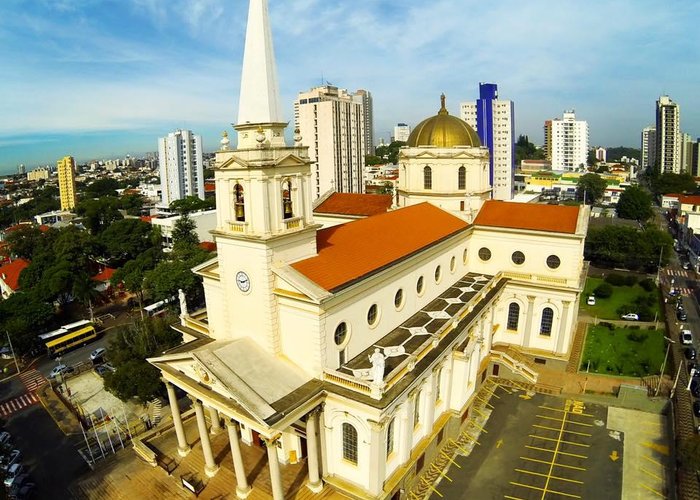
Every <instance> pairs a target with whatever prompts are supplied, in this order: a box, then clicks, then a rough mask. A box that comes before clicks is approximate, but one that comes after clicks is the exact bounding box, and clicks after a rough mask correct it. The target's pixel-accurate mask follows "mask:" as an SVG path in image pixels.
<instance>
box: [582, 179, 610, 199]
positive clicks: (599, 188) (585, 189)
mask: <svg viewBox="0 0 700 500" xmlns="http://www.w3.org/2000/svg"><path fill="white" fill-rule="evenodd" d="M607 185H608V184H607V182H605V179H603V178H602V177H601V176H599V175H598V174H584V175H582V176H581V177H579V179H578V184H577V185H576V199H577V200H579V201H583V202H584V203H590V204H594V203H596V202H597V201H598V200H600V199H601V198H602V197H603V193H604V192H605V188H606V187H607Z"/></svg>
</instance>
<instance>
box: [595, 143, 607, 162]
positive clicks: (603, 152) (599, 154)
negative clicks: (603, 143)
mask: <svg viewBox="0 0 700 500" xmlns="http://www.w3.org/2000/svg"><path fill="white" fill-rule="evenodd" d="M595 159H596V160H598V161H600V162H603V163H605V162H606V161H608V150H607V149H605V148H601V147H599V148H596V150H595Z"/></svg>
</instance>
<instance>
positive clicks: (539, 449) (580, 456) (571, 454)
mask: <svg viewBox="0 0 700 500" xmlns="http://www.w3.org/2000/svg"><path fill="white" fill-rule="evenodd" d="M525 448H529V449H531V450H537V451H546V452H548V453H554V450H548V449H547V448H540V447H538V446H530V445H525ZM559 455H566V456H567V457H574V458H588V457H587V456H586V455H577V454H576V453H567V452H565V451H561V450H559ZM547 463H549V462H547Z"/></svg>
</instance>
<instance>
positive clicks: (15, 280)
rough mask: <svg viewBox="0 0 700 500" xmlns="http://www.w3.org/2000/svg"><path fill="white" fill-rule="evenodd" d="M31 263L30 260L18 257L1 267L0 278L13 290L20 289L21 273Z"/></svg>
mask: <svg viewBox="0 0 700 500" xmlns="http://www.w3.org/2000/svg"><path fill="white" fill-rule="evenodd" d="M28 265H29V262H28V261H26V260H24V259H16V260H13V261H12V262H10V263H9V264H6V265H4V266H2V267H0V279H2V280H3V281H4V282H5V284H6V285H7V286H9V287H10V288H11V289H12V290H14V291H17V290H18V289H19V275H20V273H21V272H22V270H23V269H24V268H26V267H27V266H28Z"/></svg>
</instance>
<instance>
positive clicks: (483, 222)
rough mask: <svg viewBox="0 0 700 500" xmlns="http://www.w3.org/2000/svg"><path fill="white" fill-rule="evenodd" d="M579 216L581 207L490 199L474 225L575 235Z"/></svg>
mask: <svg viewBox="0 0 700 500" xmlns="http://www.w3.org/2000/svg"><path fill="white" fill-rule="evenodd" d="M578 213H579V207H567V206H563V205H537V204H534V203H511V202H505V201H496V200H489V201H487V202H486V203H484V205H483V206H482V207H481V210H480V211H479V215H477V216H476V219H475V220H474V225H475V226H492V227H504V228H509V229H528V230H530V231H546V232H551V233H570V234H573V233H575V232H576V225H577V223H578Z"/></svg>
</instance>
